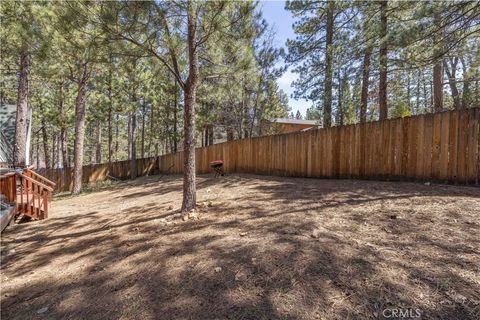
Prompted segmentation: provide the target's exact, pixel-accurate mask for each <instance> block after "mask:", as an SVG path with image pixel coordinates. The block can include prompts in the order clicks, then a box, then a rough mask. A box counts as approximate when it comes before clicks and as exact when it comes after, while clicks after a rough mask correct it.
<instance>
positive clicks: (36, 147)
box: [35, 134, 40, 168]
mask: <svg viewBox="0 0 480 320" xmlns="http://www.w3.org/2000/svg"><path fill="white" fill-rule="evenodd" d="M36 140H37V144H36V145H35V155H36V156H35V161H36V162H37V164H36V166H35V167H36V168H40V135H38V134H37V135H36Z"/></svg>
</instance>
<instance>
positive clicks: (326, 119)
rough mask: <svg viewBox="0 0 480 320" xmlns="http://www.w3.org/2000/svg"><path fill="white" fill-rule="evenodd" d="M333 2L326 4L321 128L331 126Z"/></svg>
mask: <svg viewBox="0 0 480 320" xmlns="http://www.w3.org/2000/svg"><path fill="white" fill-rule="evenodd" d="M334 6H335V4H334V2H333V1H328V3H327V25H326V41H325V84H324V86H325V87H324V91H325V92H324V96H325V98H324V101H323V126H324V127H325V128H328V127H330V126H331V125H332V76H333V24H334V15H333V11H334Z"/></svg>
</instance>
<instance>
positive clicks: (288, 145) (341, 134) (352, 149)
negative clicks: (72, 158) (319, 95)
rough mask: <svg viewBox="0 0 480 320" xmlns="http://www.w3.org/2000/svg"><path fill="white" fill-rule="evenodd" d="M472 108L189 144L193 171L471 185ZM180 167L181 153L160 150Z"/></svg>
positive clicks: (164, 159) (166, 167) (165, 165)
mask: <svg viewBox="0 0 480 320" xmlns="http://www.w3.org/2000/svg"><path fill="white" fill-rule="evenodd" d="M479 123H480V108H472V109H467V110H460V111H446V112H441V113H435V114H425V115H419V116H412V117H406V118H399V119H391V120H385V121H376V122H368V123H365V124H355V125H348V126H340V127H332V128H327V129H318V130H310V131H304V132H295V133H288V134H280V135H271V136H264V137H258V138H250V139H243V140H236V141H230V142H225V143H221V144H216V145H211V146H208V147H204V148H197V149H196V169H197V172H198V173H207V172H211V171H212V169H211V168H210V162H211V161H213V160H217V159H221V160H223V161H224V168H225V170H226V171H227V172H246V173H255V174H265V175H279V176H293V177H326V178H363V179H420V180H435V181H442V182H454V183H462V184H477V185H478V183H479V173H480V165H479V163H480V161H479V160H480V159H479V157H480V152H479V141H480V138H479V135H480V132H479V131H480V129H479ZM159 161H160V172H162V173H181V172H182V170H183V152H177V153H174V154H168V155H163V156H160V160H159Z"/></svg>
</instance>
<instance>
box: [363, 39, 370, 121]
mask: <svg viewBox="0 0 480 320" xmlns="http://www.w3.org/2000/svg"><path fill="white" fill-rule="evenodd" d="M371 55H372V49H371V48H366V49H365V55H364V56H363V70H362V92H361V98H360V123H365V122H367V107H368V81H369V78H370V57H371Z"/></svg>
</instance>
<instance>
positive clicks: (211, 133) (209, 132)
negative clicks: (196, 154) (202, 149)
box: [207, 125, 214, 145]
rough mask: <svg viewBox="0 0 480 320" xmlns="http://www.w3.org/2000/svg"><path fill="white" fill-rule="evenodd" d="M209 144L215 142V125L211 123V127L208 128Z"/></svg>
mask: <svg viewBox="0 0 480 320" xmlns="http://www.w3.org/2000/svg"><path fill="white" fill-rule="evenodd" d="M207 138H208V145H212V144H213V138H214V137H213V126H212V125H210V126H209V129H208V137H207Z"/></svg>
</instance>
